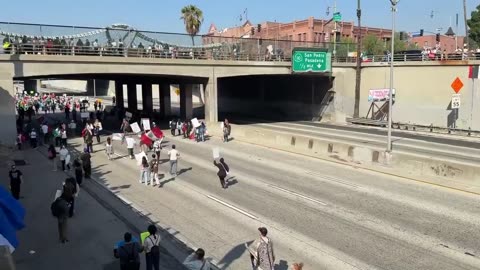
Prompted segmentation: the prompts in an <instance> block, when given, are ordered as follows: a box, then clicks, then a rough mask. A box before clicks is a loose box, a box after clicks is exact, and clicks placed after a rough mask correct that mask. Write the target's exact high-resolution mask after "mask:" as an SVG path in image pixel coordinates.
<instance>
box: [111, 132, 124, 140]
mask: <svg viewBox="0 0 480 270" xmlns="http://www.w3.org/2000/svg"><path fill="white" fill-rule="evenodd" d="M112 140H114V141H122V140H123V134H122V133H113V134H112Z"/></svg>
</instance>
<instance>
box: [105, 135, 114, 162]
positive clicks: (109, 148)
mask: <svg viewBox="0 0 480 270" xmlns="http://www.w3.org/2000/svg"><path fill="white" fill-rule="evenodd" d="M105 153H106V154H107V157H108V160H112V155H113V144H112V139H111V138H110V137H108V138H107V143H105Z"/></svg>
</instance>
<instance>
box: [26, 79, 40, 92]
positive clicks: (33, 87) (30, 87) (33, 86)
mask: <svg viewBox="0 0 480 270" xmlns="http://www.w3.org/2000/svg"><path fill="white" fill-rule="evenodd" d="M23 86H24V91H27V93H30V92H31V91H34V92H37V91H38V90H39V89H40V87H41V85H40V80H25V81H23Z"/></svg>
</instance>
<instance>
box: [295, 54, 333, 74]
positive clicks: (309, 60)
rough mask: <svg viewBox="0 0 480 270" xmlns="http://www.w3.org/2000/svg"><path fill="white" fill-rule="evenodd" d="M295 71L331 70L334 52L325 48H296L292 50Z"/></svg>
mask: <svg viewBox="0 0 480 270" xmlns="http://www.w3.org/2000/svg"><path fill="white" fill-rule="evenodd" d="M292 71H293V72H331V71H332V53H330V52H328V51H327V50H325V49H314V48H295V49H293V52H292Z"/></svg>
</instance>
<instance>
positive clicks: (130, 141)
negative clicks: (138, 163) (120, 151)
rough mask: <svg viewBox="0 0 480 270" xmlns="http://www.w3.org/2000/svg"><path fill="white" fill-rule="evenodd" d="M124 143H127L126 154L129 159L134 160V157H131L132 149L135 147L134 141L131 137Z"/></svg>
mask: <svg viewBox="0 0 480 270" xmlns="http://www.w3.org/2000/svg"><path fill="white" fill-rule="evenodd" d="M125 141H126V142H127V150H128V154H129V155H130V159H134V158H135V156H134V155H133V147H134V146H135V139H134V138H132V137H127V138H126V139H125Z"/></svg>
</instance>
